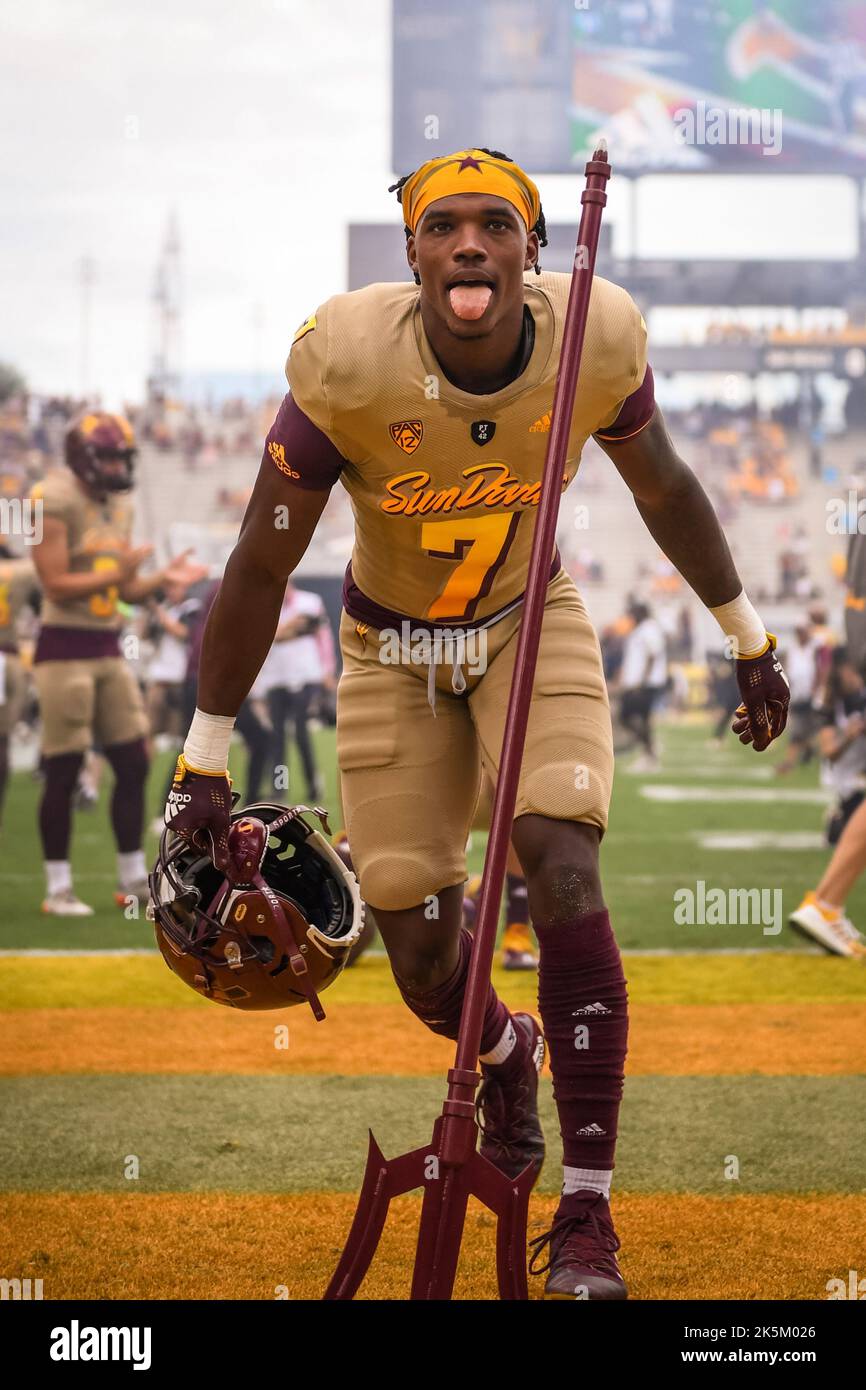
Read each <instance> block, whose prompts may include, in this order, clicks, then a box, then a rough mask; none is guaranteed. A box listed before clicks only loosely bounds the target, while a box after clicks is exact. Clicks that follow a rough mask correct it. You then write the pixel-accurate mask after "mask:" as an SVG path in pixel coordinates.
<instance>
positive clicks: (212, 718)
mask: <svg viewBox="0 0 866 1390" xmlns="http://www.w3.org/2000/svg"><path fill="white" fill-rule="evenodd" d="M234 727H235V721H234V719H233V718H232V716H231V715H230V714H206V713H205V711H204V710H203V709H197V710H196V712H195V714H194V715H193V717H192V723H191V724H190V726H189V733H188V734H187V736H186V743H185V744H184V745H183V760H184V762H185V763H186V765H187V767H189V768H190V769H192V770H193V771H198V772H225V771H226V769H227V767H228V765H229V744H230V743H231V741H232V729H233V728H234Z"/></svg>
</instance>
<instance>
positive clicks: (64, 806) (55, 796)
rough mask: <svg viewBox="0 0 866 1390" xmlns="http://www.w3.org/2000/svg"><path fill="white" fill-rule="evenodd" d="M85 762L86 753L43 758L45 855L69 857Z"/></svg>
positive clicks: (41, 804)
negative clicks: (74, 804)
mask: <svg viewBox="0 0 866 1390" xmlns="http://www.w3.org/2000/svg"><path fill="white" fill-rule="evenodd" d="M83 762H84V754H83V753H58V754H57V755H56V756H55V757H51V758H43V759H42V772H43V775H44V778H45V780H44V782H43V784H42V800H41V801H40V802H39V833H40V836H41V838H42V856H43V858H44V859H52V860H56V859H68V858H69V841H70V839H71V837H72V796H73V793H74V791H75V783H76V782H77V781H78V774H79V772H80V771H81V764H82V763H83Z"/></svg>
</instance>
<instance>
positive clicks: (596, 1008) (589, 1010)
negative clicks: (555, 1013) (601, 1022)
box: [571, 1002, 611, 1018]
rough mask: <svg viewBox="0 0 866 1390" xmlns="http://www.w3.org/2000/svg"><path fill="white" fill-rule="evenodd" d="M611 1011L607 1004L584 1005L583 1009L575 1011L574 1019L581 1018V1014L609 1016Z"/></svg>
mask: <svg viewBox="0 0 866 1390" xmlns="http://www.w3.org/2000/svg"><path fill="white" fill-rule="evenodd" d="M610 1012H611V1010H610V1009H609V1008H608V1007H607V1005H606V1004H599V1003H597V1002H596V1003H595V1004H584V1006H583V1008H582V1009H575V1010H574V1013H573V1014H572V1015H571V1016H572V1018H580V1016H581V1014H609V1013H610Z"/></svg>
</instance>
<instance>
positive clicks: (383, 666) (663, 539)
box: [166, 149, 788, 1299]
mask: <svg viewBox="0 0 866 1390" xmlns="http://www.w3.org/2000/svg"><path fill="white" fill-rule="evenodd" d="M395 188H396V191H397V194H398V197H399V199H400V203H401V208H402V215H403V222H404V226H405V234H406V251H407V257H408V262H409V266H410V268H411V271H412V274H413V277H414V281H415V283H414V284H412V283H408V284H376V285H370V286H368V287H367V288H365V289H362V290H357V291H354V292H352V293H350V294H338V295H335V296H334V297H333V298H331V299H329V300H327V302H326V303H324V304H323V305H321V306H320V307H319V308H318V309H317V310H316V311H315V313H313V314H311V315H310V317H309V318H308V319H307V320H306V321H305V322H304V323H303V324H302V325H301V326H300V328H299V329H298V331H297V333H296V334H295V336H294V340H293V343H292V347H291V351H290V354H289V360H288V362H287V365H286V374H287V377H288V381H289V386H290V388H291V389H290V394H289V395H287V396H286V398H285V400H284V401H283V404H282V406H281V408H280V410H279V412H278V414H277V418H276V420H275V421H274V424H273V426H272V428H271V431H270V433H269V435H268V437H267V440H266V447H265V450H264V456H263V460H262V466H261V470H260V472H259V476H258V480H257V482H256V486H255V489H254V492H253V496H252V499H251V501H250V504H249V507H248V509H247V512H246V516H245V518H244V521H243V524H242V527H241V532H240V536H239V539H238V542H237V545H236V547H235V550H234V551H233V553H232V555H231V557H230V559H229V562H228V565H227V567H226V572H225V579H224V582H223V585H222V588H221V590H220V594H219V597H218V599H217V601H216V603H215V604H214V607H213V610H212V612H211V615H210V620H209V623H208V628H207V631H206V633H205V639H204V644H203V650H202V659H201V667H200V679H199V697H198V698H199V706H198V709H197V710H196V714H195V717H194V719H193V722H192V726H191V728H190V731H189V735H188V737H187V741H186V745H185V748H184V752H183V755H182V757H181V758H180V759H179V762H178V766H177V772H176V778H175V784H174V788H173V791H172V793H171V799H170V803H169V805H168V806H167V808H166V816H167V819H168V821H169V823H170V824H172V825H173V827H174V828H175V829H176V830H179V831H181V832H183V833H184V834H186V835H187V836H197V837H198V839H199V843H201V844H203V845H204V844H207V845H209V847H210V848H211V852H212V853H213V855H214V857H215V858H216V860H217V861H221V862H224V861H225V858H226V851H227V824H228V814H229V807H230V801H231V796H230V790H229V782H228V779H227V774H226V758H227V750H228V745H229V739H230V735H231V729H232V725H233V722H234V716H235V712H236V711H237V710H238V709H239V707H240V705H241V702H242V701H243V699H244V696H245V695H246V693H247V691H248V689H249V687H250V685H251V684H252V682H253V679H254V677H255V675H256V672H257V671H258V669H259V667H260V665H261V663H262V661H263V660H264V657H265V655H266V653H267V651H268V648H269V646H270V643H271V640H272V638H273V634H274V630H275V627H276V624H277V620H278V615H279V610H280V603H281V601H282V596H283V590H284V588H285V583H286V578H287V576H288V575H289V574H290V573H291V572H292V570H293V569H294V568H295V566H296V565H297V564H298V562H299V560H300V559H301V556H302V555H303V554H304V552H305V550H306V548H307V546H308V544H309V542H310V539H311V538H312V535H313V532H314V530H315V527H316V523H317V521H318V519H319V517H320V515H321V513H322V509H323V507H324V505H325V502H326V501H327V497H328V493H329V491H330V489H331V488H332V487H333V485H334V484H335V483H336V482H337V481H340V482H342V484H343V486H344V487H345V488H346V489H347V491H348V492H349V494H350V496H351V499H352V504H353V508H354V513H355V545H354V551H353V555H352V560H351V563H350V565H349V567H348V570H347V572H346V579H345V585H344V591H343V605H344V612H343V617H342V623H341V630H340V641H341V647H342V655H343V674H342V678H341V680H340V685H339V690H338V707H337V754H338V761H339V766H340V773H341V785H342V800H343V809H344V813H345V823H346V828H347V832H348V836H349V841H350V843H351V846H352V857H353V860H354V863H355V867H356V870H357V871H358V875H359V878H360V885H361V892H362V895H363V897H364V899H365V901H367V902H368V903H370V904H371V906H372V908H373V911H374V913H375V917H376V922H377V925H378V928H379V931H380V933H381V935H382V939H383V941H384V943H385V947H386V950H387V952H388V955H389V957H390V961H391V967H392V970H393V972H394V976H395V979H396V982H397V986H398V988H399V990H400V992H401V994H402V996H403V998H404V1000H405V1002H406V1004H407V1005H408V1007H409V1008H410V1009H411V1010H412V1012H413V1013H415V1014H416V1015H417V1017H418V1018H419V1019H420V1020H422V1022H424V1023H425V1024H426V1025H427V1026H428V1027H429V1028H431V1029H432V1030H433V1031H434V1032H436V1033H439V1034H443V1035H445V1036H446V1037H449V1038H455V1037H456V1035H457V1030H458V1024H459V1019H460V1010H461V1005H462V1001H463V993H464V988H465V983H466V978H467V972H468V968H469V955H470V937H469V934H468V932H466V931H465V929H463V928H462V926H461V909H462V900H463V885H464V882H465V879H466V862H465V853H464V850H465V845H466V838H467V832H468V829H469V826H470V825H471V822H472V816H473V811H474V804H475V800H476V796H477V791H478V786H479V780H480V779H479V773H480V768H481V765H483V766H484V768H485V769H486V770H487V771H488V772H489V774H490V776H491V778H492V779H493V780H494V781H495V778H496V776H497V772H498V761H499V756H500V749H501V747H502V740H503V732H504V724H505V714H506V707H507V702H508V696H509V690H510V686H511V680H512V674H513V669H514V656H515V650H516V646H517V633H518V628H519V624H520V617H521V599H522V596H523V592H524V586H525V583H526V574H527V564H528V559H529V552H530V545H531V541H532V534H533V525H534V520H535V517H536V515H537V510H536V509H537V505H538V500H539V493H540V478H541V473H542V467H543V463H544V457H545V446H546V444H547V433H548V431H549V429H550V408H551V401H552V398H553V390H554V382H555V378H556V373H557V368H558V364H559V353H560V346H561V342H562V332H563V323H564V319H565V309H566V301H567V298H568V293H569V288H570V284H571V277H570V276H569V275H565V274H551V273H541V267H540V264H539V250H540V247H541V246H542V245H545V244H546V236H545V223H544V216H543V213H542V210H541V204H540V200H539V194H538V190H537V188H536V186H535V184H534V183H533V182H532V180H531V179H530V178H529V177H528V176H527V175H526V174H525V173H524V171H523V170H522V169H521V168H520V167H519V166H518V165H517V164H515V163H513V162H512V161H511V160H510V159H508V158H507V157H506V156H505V155H503V154H500V153H497V152H495V151H488V150H483V149H471V150H462V151H460V152H459V153H457V154H453V155H448V156H445V157H442V158H437V159H432V160H429V161H428V162H427V163H426V164H424V165H422V166H421V168H419V169H418V170H416V171H415V172H414V173H413V174H411V175H409V176H407V177H406V178H404V179H401V180H400V182H399V184H397V185H395ZM591 434H592V435H594V436H595V437H596V439H598V441H599V443H600V444H601V445H602V447H603V448H604V449H605V450H606V452H607V453H608V454H609V456H610V458H611V460H612V462H613V464H614V466H615V467H616V468H617V469H618V470H619V472H620V474H621V475H622V477H623V478H624V479H625V481H626V483H627V484H628V485H629V487H630V488H631V490H632V492H633V494H634V498H635V502H636V505H637V508H638V510H639V512H640V514H641V516H642V517H643V519H644V521H645V523H646V525H647V526H648V528H649V530H650V532H651V533H652V535H653V536H654V537H655V540H656V541H657V543H658V544H659V546H660V547H661V548H662V549H663V550H664V551H665V553H666V554H667V555H668V556H669V558H670V559H671V561H672V562H673V564H675V565H676V566H677V568H678V569H679V571H680V573H681V574H682V575H683V576H684V578H685V579H686V580H687V581H688V583H689V584H691V586H692V587H693V588H694V590H695V591H696V592H697V594H698V595H699V596H700V598H701V599H702V600H703V601H704V603H705V604H707V605H708V607H709V608H710V609H711V611H712V612H713V614H714V615H715V617H716V618H717V619H718V622H719V626H720V629H721V631H722V632H723V633H725V634H726V635H727V636H728V637H729V638H730V640H731V641H732V642H733V643H734V644H735V645H736V650H737V655H738V660H737V673H738V679H739V683H740V689H741V691H742V699H743V703H742V705H741V706H740V708H739V710H738V712H737V714H736V716H735V719H734V723H733V729H734V731H735V733H737V734H738V735H739V738H740V740H741V742H743V743H750V744H752V746H753V747H754V748H755V749H756V750H758V751H760V750H762V749H764V748H766V747H767V746H768V745H769V743H770V742H771V741H772V740H773V739H774V738H776V737H777V736H778V735H779V734H780V733H781V732H782V730H783V728H784V726H785V719H786V711H787V701H788V694H787V683H786V681H785V679H784V676H783V674H782V671H781V667H780V665H779V663H778V661H777V660H776V657H775V655H774V647H775V639H774V638H773V637H771V636H770V635H769V634H768V633H767V632H766V631H765V629H764V625H763V623H762V622H761V620H760V618H759V616H758V614H757V613H756V612H755V609H754V608H753V607H752V605H751V603H750V602H749V600H748V598H747V596H746V594H745V593H744V592H743V586H742V584H741V582H740V579H739V577H738V575H737V572H736V569H735V567H734V564H733V561H732V559H731V556H730V552H729V550H728V546H727V544H726V542H725V538H724V536H723V534H722V531H721V528H720V526H719V523H718V521H717V519H716V516H715V513H714V512H713V509H712V506H711V504H710V502H709V500H708V499H707V497H706V494H705V493H704V491H703V489H702V488H701V486H700V484H699V483H698V481H697V479H696V478H695V476H694V475H693V473H692V472H691V471H690V469H689V468H688V467H687V466H686V464H685V463H684V462H683V461H682V460H681V459H680V457H679V456H678V454H677V453H676V451H675V450H674V448H673V446H672V444H671V441H670V438H669V437H668V433H667V430H666V429H665V423H664V420H663V418H662V415H661V412H660V411H659V410H658V408H657V407H656V406H655V404H654V400H653V377H652V372H651V370H650V368H649V366H648V365H647V355H646V329H645V325H644V322H643V319H642V318H641V315H640V313H639V312H638V310H637V308H636V307H635V305H634V303H633V302H632V300H631V299H630V297H629V296H628V294H627V293H626V292H625V291H624V290H622V289H620V288H618V287H617V286H616V285H613V284H610V283H609V282H607V281H605V280H603V279H601V278H598V277H597V278H596V279H595V281H594V286H593V290H592V296H591V300H590V307H589V319H588V323H587V327H586V337H585V343H584V348H583V358H582V363H581V372H580V381H579V385H578V390H577V396H576V400H575V403H574V409H573V413H572V416H571V428H570V441H569V450H568V461H567V465H566V469H565V474H564V477H563V480H562V481H563V487H565V486H566V485H567V484H568V483H569V482H570V481H571V480H572V478H573V477H574V474H575V472H576V471H577V468H578V464H579V462H580V455H581V449H582V447H583V445H584V443H585V441H586V440H587V438H588V437H589V436H590V435H591ZM287 514H288V516H289V518H290V525H289V527H288V529H286V528H285V526H284V524H281V523H280V522H279V520H275V519H278V518H280V517H283V518H284V517H285V516H286V515H287ZM549 565H550V580H549V585H548V590H547V600H546V607H545V612H544V624H543V628H542V632H541V646H540V651H539V656H538V668H537V671H536V675H535V682H534V686H533V697H532V706H531V711H530V715H529V724H528V729H527V736H526V745H525V751H524V755H523V764H522V770H521V776H520V783H519V789H518V795H517V804H516V812H515V821H514V828H513V843H514V846H515V848H516V851H517V854H518V856H519V858H520V862H521V864H522V866H523V870H524V873H525V875H526V880H527V885H528V895H529V913H530V916H531V919H532V922H533V924H534V927H535V931H536V935H537V937H538V942H539V951H540V964H539V1006H540V1012H541V1017H542V1020H543V1024H544V1034H545V1035H546V1043H547V1047H548V1048H549V1050H550V1060H551V1067H552V1071H553V1081H554V1096H555V1100H556V1105H557V1109H558V1112H559V1122H560V1130H561V1134H562V1141H563V1151H564V1153H563V1156H564V1177H563V1184H562V1196H561V1199H560V1205H559V1209H558V1212H557V1215H556V1219H555V1221H554V1223H553V1226H552V1229H551V1230H550V1231H549V1232H548V1233H547V1235H546V1236H544V1237H542V1238H541V1239H540V1241H539V1243H538V1245H537V1247H536V1252H535V1259H534V1263H535V1265H536V1266H537V1265H538V1264H539V1262H540V1261H541V1259H542V1256H543V1254H544V1252H545V1251H546V1252H547V1260H546V1263H544V1264H543V1268H544V1269H545V1270H546V1271H547V1272H548V1279H547V1283H546V1286H545V1293H546V1296H548V1297H551V1298H556V1297H567V1298H574V1296H575V1291H576V1290H578V1289H580V1290H582V1291H583V1293H584V1295H585V1296H588V1297H590V1298H593V1299H618V1298H624V1297H625V1296H626V1288H625V1284H624V1282H623V1278H622V1275H621V1273H620V1270H619V1266H618V1264H617V1261H616V1251H617V1249H618V1246H619V1242H618V1240H617V1237H616V1234H615V1231H614V1226H613V1222H612V1219H611V1214H610V1207H609V1196H610V1182H611V1176H612V1170H613V1164H614V1147H615V1142H616V1133H617V1116H618V1112H619V1106H620V1100H621V1096H622V1089H623V1064H624V1060H625V1053H626V1034H627V1023H626V981H625V978H624V975H623V970H622V964H621V960H620V954H619V950H618V947H617V943H616V939H615V937H614V934H613V929H612V927H611V923H610V919H609V917H608V912H607V909H606V907H605V902H604V895H603V892H602V887H601V881H600V878H599V867H598V846H599V841H600V839H601V836H602V834H603V832H604V829H605V827H606V824H607V813H608V800H609V796H610V790H611V777H612V755H611V724H610V713H609V706H608V698H607V691H606V687H605V682H604V677H603V673H602V667H601V658H600V653H599V645H598V641H597V638H596V635H595V632H594V631H593V628H592V626H591V624H590V621H589V619H588V617H587V613H586V609H585V608H584V605H583V602H582V600H581V598H580V595H579V594H578V592H577V590H576V589H575V586H574V584H573V582H572V580H571V579H570V577H569V575H568V574H567V572H566V571H565V570H564V569H563V568H562V566H561V564H560V559H559V555H558V553H557V552H556V551H555V550H554V552H553V553H552V554H551V555H550V557H549ZM455 633H456V635H455ZM544 1051H545V1037H544V1036H543V1035H542V1032H541V1029H540V1027H539V1025H538V1023H537V1022H536V1021H535V1019H534V1018H533V1017H531V1016H530V1015H529V1014H525V1013H518V1014H511V1013H510V1012H509V1010H508V1009H507V1008H506V1007H505V1005H504V1003H503V1002H502V1001H501V1000H500V999H499V998H498V997H497V995H496V993H495V991H494V989H493V987H492V985H491V986H490V988H489V990H488V994H487V1003H486V1013H485V1020H484V1029H483V1036H482V1045H481V1052H482V1055H481V1064H482V1070H483V1082H482V1087H481V1091H480V1094H479V1108H480V1116H479V1119H480V1124H481V1128H482V1130H483V1135H482V1152H483V1153H484V1154H485V1155H486V1156H487V1157H488V1158H489V1159H490V1160H491V1161H492V1162H493V1163H495V1164H496V1165H497V1166H498V1167H499V1168H500V1169H501V1170H502V1171H503V1172H505V1173H507V1174H509V1175H514V1174H517V1173H519V1172H520V1171H521V1170H522V1169H523V1168H524V1167H526V1166H527V1165H528V1164H532V1165H534V1167H535V1169H536V1172H537V1171H538V1169H540V1166H541V1162H542V1158H543V1155H544V1141H543V1137H542V1134H541V1130H540V1126H539V1123H538V1112H537V1100H536V1092H537V1080H538V1070H539V1067H540V1064H541V1062H542V1060H543V1057H544ZM539 1272H541V1271H540V1270H539Z"/></svg>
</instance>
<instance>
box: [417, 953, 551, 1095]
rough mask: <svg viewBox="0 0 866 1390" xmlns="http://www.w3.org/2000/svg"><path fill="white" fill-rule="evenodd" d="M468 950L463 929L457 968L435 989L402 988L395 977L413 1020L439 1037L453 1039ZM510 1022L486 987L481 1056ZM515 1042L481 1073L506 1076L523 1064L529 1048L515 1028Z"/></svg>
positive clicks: (494, 1043)
mask: <svg viewBox="0 0 866 1390" xmlns="http://www.w3.org/2000/svg"><path fill="white" fill-rule="evenodd" d="M471 951H472V936H471V934H470V933H469V932H468V931H466V929H465V927H464V928H462V929H461V932H460V959H459V961H458V964H457V969H456V970H455V971H454V974H453V975H452V976H451V978H450V979H449V980H446V981H445V983H444V984H443V985H438V986H437V987H436V988H435V989H430V990H425V991H423V992H422V991H421V990H417V989H412V988H410V987H409V986H408V985H406V984H405V983H404V982H403V981H402V980H400V979H399V978H398V976H397V975H396V974H395V975H394V979H395V980H396V982H397V988H398V989H399V991H400V993H401V994H402V996H403V998H404V1000H405V1002H406V1003H407V1004H408V1006H409V1008H410V1009H411V1010H412V1012H413V1014H414V1015H415V1017H416V1018H420V1020H421V1022H422V1023H424V1024H426V1026H427V1027H428V1028H429V1029H430V1031H431V1032H432V1033H438V1034H439V1036H440V1037H442V1038H452V1039H456V1037H457V1033H458V1030H459V1028H460V1011H461V1009H462V1007H463V994H464V991H465V989H466V979H467V976H468V974H469V956H470V953H471ZM510 1021H511V1014H510V1013H509V1011H508V1009H507V1008H506V1007H505V1005H504V1004H503V1002H502V1000H501V999H500V998H499V996H498V994H497V993H496V990H495V989H494V988H493V985H492V984H491V985H488V988H487V1003H486V1006H485V1009H484V1027H483V1029H482V1031H481V1053H482V1056H483V1055H484V1053H486V1052H492V1051H493V1049H494V1048H495V1047H496V1044H497V1043H498V1042H499V1040H500V1039H501V1037H502V1035H503V1033H504V1032H505V1029H506V1028H507V1026H508V1024H509V1022H510ZM516 1038H517V1040H516V1043H515V1046H514V1048H513V1049H512V1051H511V1053H510V1054H509V1056H508V1058H507V1060H506V1061H504V1062H502V1063H500V1064H499V1065H497V1066H487V1065H484V1064H482V1065H484V1070H485V1071H491V1072H495V1074H496V1075H497V1076H500V1077H503V1078H505V1077H507V1076H508V1075H509V1073H510V1072H511V1071H512V1070H514V1069H515V1068H519V1067H521V1066H522V1065H523V1060H524V1058H525V1054H526V1049H527V1048H528V1046H529V1043H528V1041H527V1040H526V1038H525V1036H524V1034H523V1032H522V1030H521V1029H519V1028H518V1029H516Z"/></svg>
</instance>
